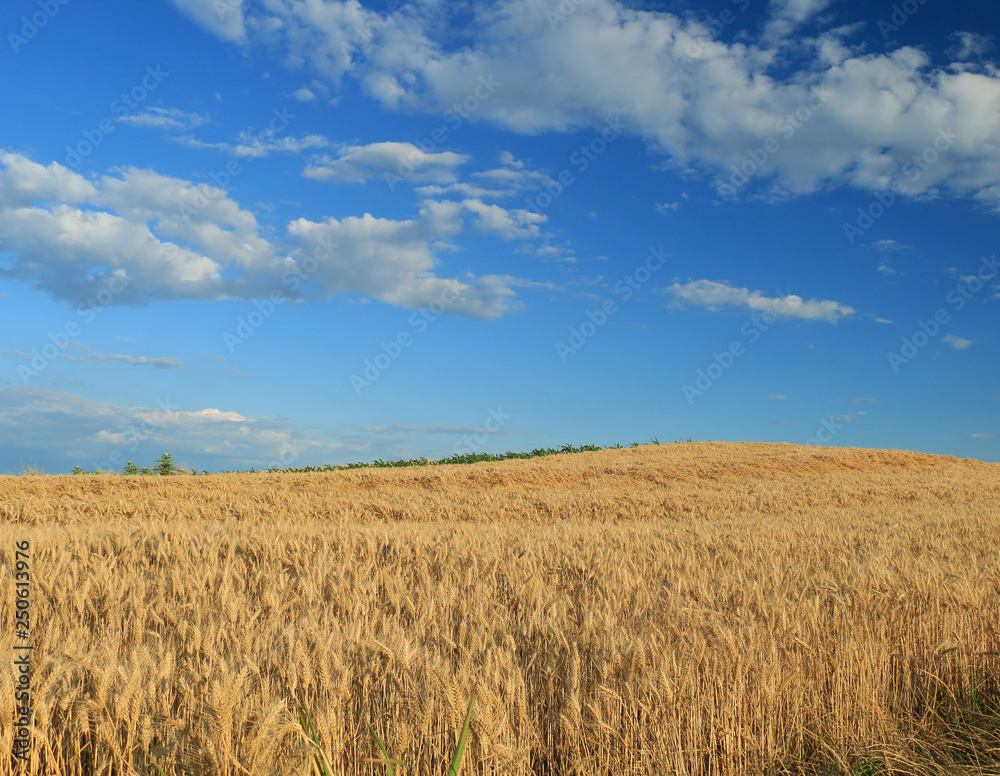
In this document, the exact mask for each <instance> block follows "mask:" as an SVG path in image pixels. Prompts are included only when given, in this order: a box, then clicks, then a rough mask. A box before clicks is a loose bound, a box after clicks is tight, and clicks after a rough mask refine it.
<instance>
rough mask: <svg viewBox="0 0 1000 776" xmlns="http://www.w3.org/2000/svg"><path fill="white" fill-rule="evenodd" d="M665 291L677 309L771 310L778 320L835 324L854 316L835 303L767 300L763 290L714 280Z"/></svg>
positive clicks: (787, 298) (790, 298) (789, 298)
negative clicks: (803, 320) (794, 319)
mask: <svg viewBox="0 0 1000 776" xmlns="http://www.w3.org/2000/svg"><path fill="white" fill-rule="evenodd" d="M664 292H665V293H666V294H668V295H669V296H671V297H672V298H673V301H674V304H675V306H683V305H684V304H685V303H686V304H693V305H698V306H701V307H707V308H708V309H709V310H717V309H719V308H721V307H745V308H747V309H749V310H753V311H754V312H763V311H768V312H771V313H773V314H774V315H776V316H777V317H778V318H801V319H805V320H814V321H829V322H831V323H835V322H837V321H838V320H840V319H841V318H843V317H845V316H848V315H852V314H853V313H854V308H852V307H848V306H846V305H843V304H840V303H839V302H835V301H832V300H817V299H810V300H808V301H805V300H803V299H802V297H800V296H796V295H795V294H788V295H787V296H783V297H767V296H764V295H763V294H762V293H761V292H760V291H750V290H749V289H747V288H736V287H734V286H731V285H729V284H728V283H719V282H716V281H712V280H692V281H690V282H688V283H683V284H681V283H674V284H673V285H671V286H669V287H668V288H666V289H664Z"/></svg>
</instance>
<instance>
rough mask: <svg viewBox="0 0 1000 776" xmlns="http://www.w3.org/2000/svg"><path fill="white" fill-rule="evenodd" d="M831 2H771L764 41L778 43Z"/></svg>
mask: <svg viewBox="0 0 1000 776" xmlns="http://www.w3.org/2000/svg"><path fill="white" fill-rule="evenodd" d="M830 2H831V0H771V5H770V12H771V19H770V21H769V22H768V23H767V25H766V26H765V28H764V37H765V39H766V40H769V41H772V42H778V41H780V40H781V39H782V38H785V37H787V36H788V35H790V34H791V33H792V32H793V31H794V30H795V28H796V27H798V26H799V25H801V24H803V23H804V22H806V21H807V20H809V19H810V18H812V17H813V16H815V15H816V14H818V13H819V12H820V11H822V10H824V9H825V8H826V7H827V6H828V5H830Z"/></svg>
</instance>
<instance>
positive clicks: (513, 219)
mask: <svg viewBox="0 0 1000 776" xmlns="http://www.w3.org/2000/svg"><path fill="white" fill-rule="evenodd" d="M462 207H464V208H465V209H466V210H469V211H471V212H473V213H475V214H476V215H477V216H478V218H477V219H476V226H477V228H478V229H479V231H481V232H488V233H493V234H496V235H497V236H498V237H500V238H501V239H503V240H513V239H525V238H531V237H538V236H539V234H540V233H539V231H538V225H539V224H541V223H544V222H545V221H546V216H544V215H541V214H540V213H532V212H530V211H527V210H506V209H504V208H502V207H500V206H499V205H487V204H486V203H484V202H483V201H482V200H478V199H466V200H463V201H462Z"/></svg>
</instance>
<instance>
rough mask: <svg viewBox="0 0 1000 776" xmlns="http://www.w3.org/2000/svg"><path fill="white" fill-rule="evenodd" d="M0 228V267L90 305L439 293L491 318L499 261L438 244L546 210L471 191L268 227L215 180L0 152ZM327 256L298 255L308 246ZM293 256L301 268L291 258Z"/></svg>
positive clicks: (514, 227)
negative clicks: (395, 209) (404, 207)
mask: <svg viewBox="0 0 1000 776" xmlns="http://www.w3.org/2000/svg"><path fill="white" fill-rule="evenodd" d="M0 162H2V163H3V166H0V233H4V234H5V235H6V236H5V242H4V248H5V251H8V252H9V255H8V258H7V263H8V265H9V267H7V268H0V277H8V278H13V279H18V280H22V281H25V282H30V283H33V284H34V285H35V286H36V287H37V288H39V289H41V290H43V291H45V292H47V293H49V294H50V295H51V296H52V297H54V298H56V299H62V300H66V301H70V302H72V303H74V304H76V305H88V304H89V302H88V300H89V299H93V298H94V297H95V296H96V295H98V294H99V293H102V292H103V293H105V294H106V293H107V291H108V289H111V290H112V291H113V292H114V293H113V298H112V301H111V303H112V304H131V305H138V304H145V303H147V302H150V301H154V300H163V299H203V300H208V299H227V298H243V299H254V298H259V297H263V296H267V295H269V294H270V293H271V292H272V291H273V290H274V289H280V290H281V291H282V292H284V293H285V294H286V295H287V296H288V297H291V298H296V297H298V298H302V299H308V298H328V297H330V296H331V295H333V294H341V293H344V294H347V293H362V294H367V295H370V296H372V297H374V298H376V299H379V300H381V301H383V302H386V303H387V304H394V305H400V306H402V307H406V308H408V309H418V308H421V307H426V306H427V305H429V304H430V303H431V302H434V301H435V300H438V299H440V297H441V295H442V293H445V292H446V290H447V293H445V295H446V296H453V297H454V299H453V300H452V303H451V304H450V305H448V309H449V311H451V312H454V313H458V314H461V315H467V316H472V317H480V318H495V317H497V316H499V315H502V314H503V313H505V312H508V311H511V310H515V309H518V308H519V303H517V302H516V301H515V300H514V291H513V290H512V288H513V287H514V286H515V285H516V283H517V282H518V281H517V279H516V278H512V277H510V276H507V275H495V274H494V275H484V276H479V277H477V276H473V275H471V274H465V275H463V276H462V277H461V278H442V277H439V276H437V275H436V274H435V268H436V266H437V264H438V255H439V254H440V253H441V252H442V251H446V250H453V249H454V248H455V247H456V246H455V245H454V244H453V243H452V242H450V240H451V239H452V238H455V237H457V236H459V235H460V234H462V233H463V232H465V231H467V230H468V229H475V230H477V231H480V232H484V233H488V234H492V235H496V236H499V237H500V238H501V239H505V240H510V239H531V238H534V237H537V236H538V234H539V233H538V225H539V224H540V223H541V222H543V221H544V220H545V218H544V216H541V215H538V214H532V213H527V212H525V211H521V210H506V209H504V208H500V207H498V206H494V205H488V204H486V203H483V202H482V201H480V200H476V199H471V198H470V199H466V200H464V201H463V202H439V201H434V200H426V201H425V202H424V203H423V205H422V206H421V207H420V210H419V212H418V214H417V215H416V216H415V217H413V218H409V219H401V220H394V219H387V218H376V217H374V216H372V215H371V214H368V213H365V214H364V215H363V216H361V217H357V216H348V217H346V218H343V219H335V218H329V219H326V220H325V221H309V220H307V219H304V218H300V219H297V220H294V221H292V222H290V223H289V224H288V225H287V226H286V229H285V235H284V237H283V238H282V239H280V240H274V239H270V238H269V237H267V236H265V235H264V232H263V230H262V228H261V226H260V224H259V223H258V221H257V218H256V216H255V215H254V214H253V213H252V212H250V211H249V210H246V209H244V208H243V207H241V206H240V204H239V203H237V202H236V201H235V200H233V199H231V198H230V197H229V196H228V194H227V193H226V191H225V190H223V189H221V188H218V187H214V186H209V185H207V184H195V183H193V182H191V181H186V180H183V179H179V178H173V177H170V176H165V175H161V174H159V173H156V172H155V171H153V170H142V169H136V168H123V169H120V170H118V171H117V175H104V176H102V177H101V178H99V179H97V180H96V181H95V182H93V183H92V182H90V181H88V180H86V179H85V178H83V177H81V176H80V175H78V174H76V173H73V172H70V171H69V170H67V169H66V168H64V167H62V166H61V165H59V164H57V163H52V164H50V165H48V166H43V165H40V164H37V163H35V162H32V161H31V160H29V159H27V158H25V157H23V156H21V155H18V154H6V153H0ZM317 256H322V257H327V258H325V260H323V261H320V262H319V264H318V266H313V267H310V266H309V262H313V261H317V259H316V257H317ZM303 267H305V269H304V268H303Z"/></svg>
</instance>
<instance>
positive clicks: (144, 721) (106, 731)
mask: <svg viewBox="0 0 1000 776" xmlns="http://www.w3.org/2000/svg"><path fill="white" fill-rule="evenodd" d="M0 516H2V520H0V559H2V570H0V581H2V584H0V590H2V596H3V598H2V604H0V659H2V665H3V671H4V672H6V673H5V674H4V675H3V676H2V677H0V682H2V683H0V745H2V747H3V748H4V752H10V751H11V749H12V742H13V737H14V730H13V726H12V711H11V710H13V708H14V706H15V701H14V689H13V688H14V678H15V674H14V670H13V668H12V660H13V655H14V651H13V645H14V643H15V642H14V617H13V611H14V608H13V605H12V604H13V601H14V596H15V592H14V573H13V564H14V543H15V542H16V541H24V540H29V541H30V544H31V556H32V557H31V569H32V589H31V595H32V598H31V607H32V609H31V612H32V618H33V621H32V628H33V639H34V650H33V654H34V658H33V659H34V669H33V670H34V674H33V677H32V682H33V685H34V691H35V709H34V717H33V723H32V731H33V744H32V747H33V748H32V755H31V760H30V762H29V763H28V764H27V765H25V766H24V767H23V769H22V770H21V772H22V773H28V774H66V775H67V776H69V775H70V774H73V775H77V774H80V775H83V774H108V775H110V774H131V773H136V774H154V773H159V772H160V771H159V770H157V768H156V767H155V766H153V765H152V764H151V763H150V760H149V759H148V757H147V754H146V752H148V753H149V755H151V756H152V757H154V758H155V759H156V760H157V762H158V764H159V766H160V767H162V772H163V773H166V774H178V775H179V774H181V773H187V774H206V775H207V774H213V775H218V776H229V775H230V774H232V775H233V776H235V775H236V774H253V776H257V775H258V774H261V775H265V774H298V773H302V774H305V773H311V772H312V769H313V768H314V767H315V762H316V760H315V756H314V755H315V753H316V750H315V748H314V747H311V746H310V744H309V742H308V741H307V740H306V738H305V736H304V734H303V732H302V728H301V726H300V724H299V720H298V717H297V711H296V705H295V699H296V697H301V699H302V700H304V702H305V704H306V706H307V707H308V709H309V710H310V712H311V713H312V715H313V717H314V719H315V724H316V730H317V731H318V734H319V740H320V744H321V747H322V750H323V755H324V756H325V758H326V759H327V760H328V762H329V763H330V764H331V766H332V772H333V773H334V774H373V773H384V772H385V770H384V767H383V766H379V765H376V764H375V762H374V760H375V759H376V758H378V757H379V756H380V755H379V751H378V748H377V746H376V744H375V741H374V738H373V736H372V735H371V732H370V730H369V728H368V726H369V724H370V725H372V726H373V727H374V729H375V731H376V732H377V733H378V735H379V737H380V738H381V739H382V740H383V741H385V744H386V746H387V749H388V751H389V752H390V754H391V755H392V756H393V757H395V758H399V759H400V760H402V761H403V762H405V763H406V764H407V765H408V766H410V767H412V768H414V769H415V772H417V773H420V774H444V773H447V769H448V761H449V759H450V756H451V754H452V753H453V752H454V751H455V746H456V742H457V740H458V734H459V731H460V730H461V727H462V722H463V719H464V716H465V713H466V710H467V708H468V704H469V701H470V698H472V697H473V694H474V695H475V702H474V708H473V714H472V723H471V731H470V734H469V742H468V746H467V748H466V750H465V756H464V759H463V760H462V765H461V772H462V773H463V774H469V775H470V776H471V775H473V774H498V775H499V774H512V775H514V776H516V775H519V774H678V776H680V775H684V776H696V775H697V776H708V775H709V774H713V775H716V774H717V775H719V776H723V775H728V774H738V775H742V774H779V773H816V774H820V773H823V774H840V773H844V774H875V773H921V774H923V773H941V774H944V773H962V774H973V773H1000V715H998V711H997V709H998V704H997V698H998V695H1000V693H998V678H1000V656H998V655H997V653H998V652H1000V639H998V632H997V630H998V627H1000V565H998V555H1000V553H998V550H1000V464H986V463H980V462H976V461H971V460H960V459H956V458H950V457H944V456H931V455H922V454H918V453H908V452H899V451H880V450H864V449H842V448H836V449H835V448H816V447H800V446H794V445H784V444H749V443H747V444H743V443H740V444H727V443H711V442H701V443H681V444H670V445H654V446H646V447H637V448H633V449H621V450H605V451H601V452H587V453H578V454H566V455H555V456H549V457H545V458H538V459H531V460H515V461H503V462H494V463H478V464H472V465H452V466H429V467H412V468H403V469H355V470H349V471H337V472H329V473H312V474H293V473H256V474H219V475H207V476H189V475H179V476H171V477H158V476H145V477H141V476H133V477H124V476H112V475H104V476H97V475H85V476H26V477H0ZM991 653H992V654H991ZM297 692H301V695H300V696H297V695H296V693H297ZM13 762H14V761H13V760H11V759H9V758H8V759H4V760H2V761H0V772H11V771H12V770H14V765H13ZM398 772H399V771H398V770H397V773H398ZM408 773H409V771H408Z"/></svg>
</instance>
